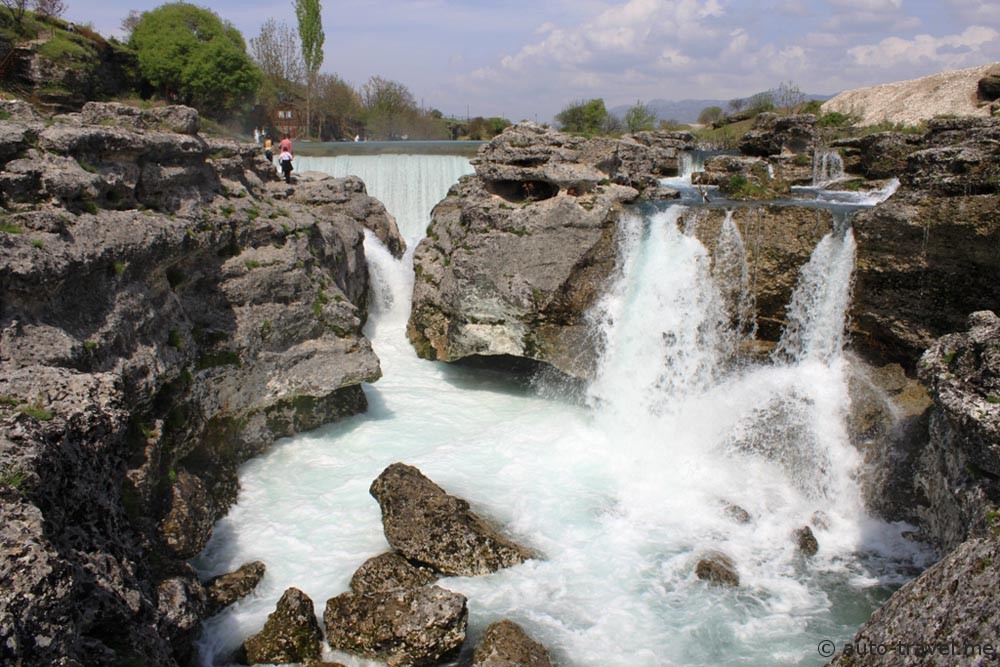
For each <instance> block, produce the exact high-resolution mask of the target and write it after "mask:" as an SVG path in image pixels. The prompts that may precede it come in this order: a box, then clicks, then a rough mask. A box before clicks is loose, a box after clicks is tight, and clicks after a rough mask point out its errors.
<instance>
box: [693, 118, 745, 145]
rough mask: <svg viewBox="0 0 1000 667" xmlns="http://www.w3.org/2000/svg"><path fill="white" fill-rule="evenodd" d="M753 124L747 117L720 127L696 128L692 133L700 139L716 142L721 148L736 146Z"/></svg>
mask: <svg viewBox="0 0 1000 667" xmlns="http://www.w3.org/2000/svg"><path fill="white" fill-rule="evenodd" d="M753 124H754V119H753V118H748V119H746V120H741V121H738V122H735V123H731V124H730V125H723V126H722V127H717V128H706V129H703V130H697V131H695V132H694V133H693V134H694V136H695V137H697V138H698V139H701V140H702V141H707V142H711V143H714V144H718V145H719V146H722V147H723V148H736V146H737V145H738V144H739V142H740V139H742V138H743V135H744V134H746V133H747V131H749V130H750V128H751V127H753Z"/></svg>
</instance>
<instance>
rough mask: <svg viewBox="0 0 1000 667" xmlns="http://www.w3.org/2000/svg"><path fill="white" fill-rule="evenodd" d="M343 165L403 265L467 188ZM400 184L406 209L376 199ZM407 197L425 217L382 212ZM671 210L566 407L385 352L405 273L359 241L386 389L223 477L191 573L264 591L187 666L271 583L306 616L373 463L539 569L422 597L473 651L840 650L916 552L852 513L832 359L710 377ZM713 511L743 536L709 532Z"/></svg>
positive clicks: (204, 651)
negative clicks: (256, 576)
mask: <svg viewBox="0 0 1000 667" xmlns="http://www.w3.org/2000/svg"><path fill="white" fill-rule="evenodd" d="M341 159H343V158H337V159H336V160H333V159H328V160H330V161H331V162H336V161H337V160H341ZM300 160H304V159H303V158H300ZM353 160H357V158H352V161H353ZM365 160H371V161H382V163H381V164H380V165H379V166H378V167H377V168H376V173H375V174H374V176H373V178H372V181H371V182H370V183H369V192H370V193H372V194H373V195H375V196H377V197H379V198H382V199H383V201H385V202H386V205H387V207H388V208H389V210H390V212H392V213H394V214H395V215H396V216H397V218H398V219H400V220H404V219H405V220H407V222H406V223H405V226H404V228H405V229H406V232H404V233H405V234H406V235H407V241H408V242H409V243H410V245H411V248H412V246H413V245H415V242H416V241H417V240H418V239H419V236H420V235H421V233H422V230H423V228H424V227H425V226H426V224H427V222H428V219H429V217H428V212H429V210H430V207H431V205H432V204H433V203H435V202H436V201H437V200H438V199H440V198H441V197H442V196H443V195H444V193H445V191H446V190H447V187H448V186H449V185H450V184H451V182H452V180H454V178H456V177H457V175H458V174H461V173H465V172H467V171H469V167H468V163H467V162H466V161H464V160H460V159H457V158H444V159H443V160H442V161H440V162H435V163H434V164H433V166H431V165H430V164H429V163H422V162H420V161H419V160H412V161H411V160H408V159H401V158H400V157H399V156H397V157H392V158H388V157H378V158H366V159H365ZM435 160H441V159H439V158H435ZM362 161H364V160H362ZM421 164H423V165H424V166H419V165H421ZM317 167H323V168H324V169H323V170H324V171H326V170H327V169H326V167H327V165H324V164H322V163H320V164H318V165H315V166H313V167H310V168H317ZM300 168H302V167H301V166H300ZM340 169H341V166H340V165H336V164H334V165H330V166H329V170H330V171H331V172H333V173H338V171H339V170H340ZM392 170H398V172H400V173H394V174H389V173H385V172H390V171H392ZM417 171H420V173H419V174H418V173H415V172H417ZM420 179H423V180H422V181H421V182H422V183H423V185H421V186H420V187H426V188H427V191H426V192H421V193H406V194H400V193H397V192H395V191H387V192H382V191H381V188H382V186H381V185H378V186H376V185H375V184H376V183H379V184H381V183H394V184H397V183H398V184H401V185H392V186H386V187H390V188H396V187H415V186H412V185H410V184H412V183H415V182H418V181H419V180H420ZM407 201H410V202H416V201H421V202H424V204H421V205H422V206H425V208H422V209H421V210H420V211H413V210H409V211H403V210H400V209H397V208H394V207H395V206H398V205H399V204H396V203H395V202H407ZM689 213H690V212H689V211H687V210H686V209H685V208H684V207H680V206H677V207H673V208H670V209H668V210H666V211H664V212H661V213H657V214H653V215H651V216H650V217H648V218H646V219H641V218H638V217H633V218H628V219H626V220H625V221H624V222H623V223H622V224H621V225H620V229H619V253H620V262H619V265H620V266H619V272H618V273H619V275H618V276H617V278H616V279H615V280H614V281H613V284H612V285H610V286H609V291H608V294H607V296H606V297H605V298H604V299H602V301H601V303H600V305H599V307H598V308H595V310H594V312H593V313H592V319H593V322H594V327H595V331H596V333H597V337H598V339H599V340H600V341H601V342H602V345H603V347H604V349H605V354H604V356H603V359H602V364H601V368H600V371H599V374H598V378H597V380H596V381H595V382H594V383H593V384H592V386H591V388H590V391H589V392H588V400H587V402H586V405H580V404H576V403H573V402H570V401H568V400H566V401H562V400H557V399H551V398H543V397H541V396H539V395H538V394H536V393H533V391H532V390H531V389H530V388H527V387H524V386H521V385H519V384H517V383H515V382H512V381H511V380H510V379H508V378H505V377H503V376H500V375H498V374H495V373H491V372H488V371H482V370H478V371H477V370H471V369H464V368H458V367H454V366H448V365H446V364H441V363H433V362H427V361H422V360H420V359H418V358H417V357H416V355H415V353H414V352H413V350H412V349H411V347H410V345H409V343H408V342H407V341H406V339H405V333H404V330H405V323H406V318H407V314H408V312H407V311H408V308H409V304H408V300H409V299H408V296H409V289H410V286H411V284H412V283H411V281H412V270H411V269H410V267H409V264H408V259H407V260H406V261H404V262H397V261H396V260H394V259H393V258H392V257H391V256H390V255H389V254H388V252H386V251H385V249H384V248H382V247H381V246H380V245H379V243H378V242H377V241H376V240H374V239H373V238H371V237H368V239H367V241H366V252H367V255H368V259H369V261H370V262H371V265H372V272H373V288H374V290H375V292H376V293H375V298H374V299H373V301H374V307H373V310H374V312H373V314H372V316H371V318H370V323H369V335H370V336H372V339H373V344H374V346H375V350H376V352H377V353H378V355H379V358H380V359H381V360H382V368H383V371H384V377H383V378H382V379H381V380H380V381H379V382H378V383H376V384H375V385H372V386H366V387H365V392H366V394H367V395H368V398H369V403H370V409H369V412H368V413H367V414H365V415H360V416H357V417H354V418H351V419H348V420H345V421H344V422H341V423H339V424H335V425H332V426H329V427H326V428H323V429H320V430H318V431H314V432H311V433H308V434H304V435H301V436H298V437H295V438H291V439H288V440H285V441H283V442H281V443H279V444H278V445H276V446H275V447H274V448H273V449H272V450H271V451H270V452H268V453H267V454H265V455H263V456H261V457H259V458H257V459H255V460H253V461H251V462H249V463H247V464H246V465H244V466H243V468H242V469H241V475H240V479H241V483H242V487H243V488H242V490H241V492H240V496H239V501H238V503H237V505H236V506H235V507H233V509H232V511H231V512H230V513H229V515H228V516H227V517H225V518H224V519H223V520H222V521H220V522H219V524H218V526H217V528H216V533H215V535H214V537H213V538H212V541H211V542H210V544H209V546H208V548H207V549H206V550H205V552H204V553H203V554H202V555H201V556H200V557H199V559H198V561H197V563H196V565H197V567H198V568H199V569H200V571H201V572H202V573H203V574H205V575H206V576H207V575H212V574H217V573H221V572H226V571H231V570H233V569H235V568H236V567H238V566H239V565H240V564H241V563H243V562H246V561H249V560H255V559H257V560H262V561H264V562H265V563H266V564H267V567H268V572H267V576H266V577H265V578H264V580H263V581H262V583H261V584H260V586H259V587H258V590H257V591H256V593H255V594H254V595H252V596H251V597H249V598H247V599H245V600H243V601H240V602H238V603H237V604H236V605H234V606H232V607H231V608H229V609H227V610H226V611H225V612H223V613H222V614H221V615H219V616H217V617H216V618H214V619H212V620H210V621H209V622H208V623H206V626H205V633H204V637H203V639H202V641H201V644H200V649H201V656H202V662H203V664H205V665H219V664H226V662H227V657H228V656H229V655H230V654H231V653H232V651H233V650H234V649H235V648H236V647H237V646H238V645H239V643H240V642H241V641H242V640H243V639H244V638H245V637H247V636H248V635H250V634H253V633H255V632H257V631H258V630H259V629H260V627H261V626H262V625H263V622H264V620H265V618H266V617H267V614H268V613H270V612H271V611H273V609H274V605H275V603H276V602H277V600H278V598H279V597H280V595H281V593H282V592H283V591H284V590H285V589H286V588H287V587H289V586H296V587H298V588H300V589H302V590H303V591H305V592H306V593H307V594H308V595H309V596H310V597H312V599H313V600H314V601H315V602H316V605H317V613H318V614H320V615H321V614H322V609H323V606H324V604H325V601H326V600H327V599H328V598H330V597H332V596H334V595H337V594H339V593H341V592H344V591H346V590H347V589H348V582H349V580H350V577H351V575H352V574H353V572H354V570H355V569H356V568H357V567H358V566H359V565H360V564H361V563H362V562H364V561H365V560H366V559H368V558H369V557H371V556H374V555H376V554H378V553H380V552H382V551H385V550H387V549H388V545H387V543H386V542H385V538H384V537H383V534H382V527H381V521H380V514H379V509H378V505H377V503H376V502H375V501H374V499H372V498H371V497H370V496H369V495H368V486H369V484H370V483H371V481H372V480H373V479H374V478H375V477H377V476H378V474H379V473H380V472H381V471H382V470H383V469H384V468H385V467H386V466H387V465H389V464H390V463H392V462H394V461H404V462H406V463H409V464H412V465H416V466H417V467H419V468H420V469H421V470H422V471H423V472H424V473H425V474H426V475H428V476H429V477H430V478H431V479H433V480H434V481H435V482H437V483H438V484H439V485H441V486H443V487H444V488H445V489H446V490H448V491H449V492H451V493H454V494H456V495H460V496H463V497H465V498H467V499H468V500H469V501H470V502H471V503H472V505H473V507H474V508H475V509H476V510H477V511H479V512H481V513H482V514H485V515H488V516H490V517H492V518H494V519H496V520H497V521H498V522H499V523H501V524H502V525H504V526H506V528H507V529H508V530H509V531H510V533H511V534H512V535H513V536H514V537H515V538H516V539H517V540H519V541H521V542H523V543H525V544H528V545H530V546H532V547H534V548H536V549H538V550H539V551H540V552H542V553H543V554H544V556H545V558H544V559H541V560H534V561H530V562H528V563H525V564H523V565H521V566H518V567H514V568H509V569H507V570H503V571H501V572H498V573H496V574H493V575H489V576H484V577H469V578H448V579H444V580H442V582H441V584H442V585H443V586H445V587H447V588H449V589H452V590H455V591H458V592H461V593H463V594H465V595H467V596H468V598H469V609H470V639H471V640H472V641H474V640H475V639H476V638H477V637H478V635H479V634H480V633H481V632H482V630H483V629H484V628H485V627H486V625H488V624H489V623H491V622H493V621H496V620H500V619H502V618H511V619H513V620H515V621H517V622H519V623H521V624H522V625H523V626H524V627H525V628H526V629H527V631H528V632H529V633H530V634H532V635H533V636H534V637H535V638H536V639H538V640H539V641H542V642H543V643H544V644H546V645H547V646H548V647H549V648H550V650H551V651H552V652H553V653H554V655H555V657H556V659H557V660H558V662H559V664H561V665H566V666H568V665H573V666H579V667H591V666H592V667H598V666H600V667H609V666H610V667H616V666H620V667H626V666H627V667H645V666H650V667H653V666H661V665H706V666H707V665H712V666H719V665H819V664H822V663H823V662H824V659H823V658H821V657H820V656H819V654H818V653H817V651H816V646H817V643H818V642H819V641H820V640H822V639H832V640H834V641H837V642H838V643H840V642H841V641H844V640H846V639H847V638H848V637H850V636H852V635H853V634H854V632H855V631H856V629H857V626H858V625H860V623H862V622H863V621H864V620H865V618H866V616H867V614H868V613H870V611H871V610H872V609H873V608H874V606H875V605H876V604H877V602H878V601H880V600H881V599H882V598H884V596H885V595H886V592H887V591H886V589H885V588H884V587H883V585H884V584H887V583H899V581H900V580H901V579H900V576H899V575H897V574H896V573H897V572H898V571H899V570H900V568H902V567H904V566H905V565H906V564H909V563H910V562H911V561H912V560H913V559H919V558H920V557H921V554H919V553H918V552H917V550H916V549H915V548H914V547H912V546H911V545H910V544H909V543H908V542H906V541H905V540H904V539H903V538H902V537H901V536H900V532H901V531H902V530H903V528H904V527H903V526H895V525H894V526H890V525H886V524H883V523H879V522H877V521H873V520H871V519H868V518H867V517H866V516H865V514H864V512H863V510H862V508H861V507H860V501H859V499H858V498H859V496H858V490H857V488H856V486H855V484H854V481H853V480H854V478H853V473H854V471H855V470H856V468H857V465H858V456H857V454H856V452H854V450H853V449H851V448H850V446H849V444H848V442H847V436H846V433H845V430H844V412H845V410H846V407H847V397H846V391H847V390H846V381H845V376H844V368H843V365H844V364H843V360H842V358H841V357H840V354H839V351H837V350H834V351H832V352H831V353H830V354H825V355H820V354H815V355H814V354H801V355H796V356H794V358H791V359H789V360H788V361H786V362H784V363H780V364H775V365H766V366H759V367H753V368H742V369H738V370H730V371H726V370H724V363H723V362H724V361H725V359H726V358H727V355H729V354H730V352H731V350H730V348H729V344H728V343H727V341H728V340H729V339H730V337H729V336H727V333H726V327H727V326H728V325H729V320H730V318H729V317H727V307H726V300H725V298H724V296H723V294H724V289H723V290H720V286H719V284H718V283H717V282H716V279H714V278H713V276H712V271H711V263H710V261H709V258H708V255H707V252H706V251H705V249H704V247H702V246H701V244H700V243H699V242H698V241H697V239H695V238H694V237H693V236H691V235H689V234H686V233H685V231H684V229H685V225H684V224H683V223H684V220H685V218H686V216H688V215H689ZM731 232H732V230H730V234H731ZM844 238H845V239H846V237H844ZM843 240H844V239H842V243H841V245H843ZM729 242H730V243H733V244H735V243H736V239H735V238H730V239H729ZM843 252H846V249H845V250H843ZM834 254H835V253H834ZM819 255H824V256H825V251H824V250H823V244H822V243H821V244H820V248H818V249H817V256H819ZM816 261H817V263H819V262H820V260H818V259H817V260H816ZM805 273H806V272H805V271H804V274H805ZM818 274H819V272H817V277H819V278H821V276H819V275H818ZM741 279H742V278H741ZM720 280H721V282H722V283H725V282H726V280H722V279H720ZM810 280H812V278H810V277H809V276H806V275H804V276H803V284H808V283H809V282H810ZM800 289H805V288H800ZM810 289H811V288H810ZM835 301H836V300H835V299H825V300H824V299H811V300H810V299H805V298H803V299H802V306H801V308H800V309H799V310H800V311H801V313H802V330H803V332H805V333H804V334H803V335H804V338H806V339H809V340H811V338H809V335H811V334H809V332H811V331H813V330H815V329H820V328H822V329H827V328H832V329H836V330H842V329H843V324H844V323H843V312H842V311H841V312H840V313H839V319H838V317H835V316H833V315H830V314H829V313H828V312H827V310H824V309H829V308H834V307H835V306H834V305H833V304H834V303H835ZM728 503H735V504H738V505H740V506H741V507H743V508H745V509H746V510H747V511H748V512H749V513H750V514H751V516H752V517H753V521H752V522H751V523H750V524H745V525H743V524H737V523H735V522H734V521H733V520H732V519H730V518H728V516H727V515H726V512H725V511H724V510H725V507H726V505H727V504H728ZM817 510H821V511H823V512H824V513H825V514H826V515H827V517H828V521H829V524H830V528H829V529H828V530H816V535H817V538H818V540H819V542H820V553H819V554H818V555H817V556H816V557H815V558H813V559H811V560H808V561H807V560H805V559H803V558H802V557H801V556H799V555H798V554H797V552H796V547H795V545H794V543H793V540H792V539H791V532H792V531H793V530H794V529H797V528H800V527H802V526H804V525H806V524H807V523H808V522H809V520H810V517H811V515H812V514H813V513H814V512H815V511H817ZM709 549H717V550H720V551H723V552H725V553H727V554H728V555H729V556H730V557H732V559H733V560H734V561H735V562H736V564H737V567H738V569H739V572H740V576H741V580H742V585H741V587H740V588H739V589H720V588H715V587H711V586H708V585H706V584H705V583H703V582H700V581H698V580H697V579H696V577H695V576H694V565H695V563H696V561H697V559H698V557H699V556H700V555H701V554H702V553H704V552H705V551H706V550H709ZM472 641H470V642H469V645H471V643H472ZM327 657H330V658H336V659H337V660H339V661H342V662H344V663H345V664H347V665H350V666H351V667H358V666H361V665H374V664H377V663H371V662H367V661H363V660H359V659H357V658H353V657H350V656H344V655H335V654H332V653H328V656H327Z"/></svg>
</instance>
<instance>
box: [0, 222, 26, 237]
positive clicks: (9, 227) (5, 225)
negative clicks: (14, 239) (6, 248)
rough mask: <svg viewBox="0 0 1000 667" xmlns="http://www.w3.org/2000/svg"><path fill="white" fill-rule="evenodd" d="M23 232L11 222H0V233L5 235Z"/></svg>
mask: <svg viewBox="0 0 1000 667" xmlns="http://www.w3.org/2000/svg"><path fill="white" fill-rule="evenodd" d="M23 231H24V230H23V229H22V228H21V227H20V226H19V225H15V224H14V223H13V222H7V221H0V232H4V233H5V234H20V233H22V232H23Z"/></svg>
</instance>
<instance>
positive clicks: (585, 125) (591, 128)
mask: <svg viewBox="0 0 1000 667" xmlns="http://www.w3.org/2000/svg"><path fill="white" fill-rule="evenodd" d="M610 117H611V116H610V114H609V113H608V110H607V108H605V106H604V100H603V99H601V98H597V99H596V100H581V101H579V102H573V103H572V104H570V105H569V106H567V107H566V108H565V109H563V110H562V111H560V112H559V113H557V114H556V122H557V123H559V127H560V129H562V130H563V131H564V132H575V133H577V134H586V135H590V136H593V135H595V134H602V133H604V132H606V131H607V129H608V121H609V118H610Z"/></svg>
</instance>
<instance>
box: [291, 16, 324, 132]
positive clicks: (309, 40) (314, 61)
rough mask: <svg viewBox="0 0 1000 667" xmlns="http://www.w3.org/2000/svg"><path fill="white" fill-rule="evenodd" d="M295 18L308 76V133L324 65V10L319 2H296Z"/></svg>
mask: <svg viewBox="0 0 1000 667" xmlns="http://www.w3.org/2000/svg"><path fill="white" fill-rule="evenodd" d="M295 17H296V18H297V19H298V20H299V39H300V40H301V42H302V62H303V64H304V65H305V74H306V128H307V129H306V131H307V132H308V128H309V127H310V122H311V120H312V119H311V115H312V96H313V90H314V88H315V87H316V76H317V75H318V74H319V68H320V67H321V66H322V65H323V42H324V41H325V40H326V36H325V35H324V34H323V10H322V7H321V6H320V3H319V0H295Z"/></svg>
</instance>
